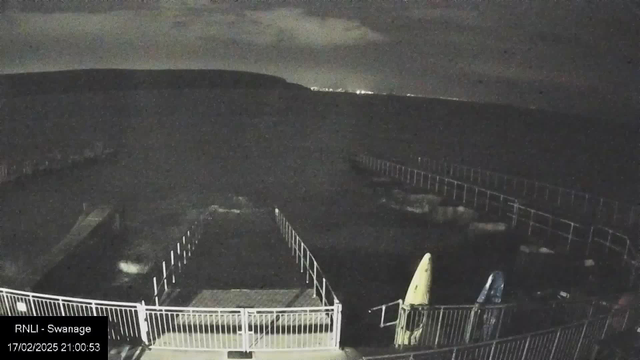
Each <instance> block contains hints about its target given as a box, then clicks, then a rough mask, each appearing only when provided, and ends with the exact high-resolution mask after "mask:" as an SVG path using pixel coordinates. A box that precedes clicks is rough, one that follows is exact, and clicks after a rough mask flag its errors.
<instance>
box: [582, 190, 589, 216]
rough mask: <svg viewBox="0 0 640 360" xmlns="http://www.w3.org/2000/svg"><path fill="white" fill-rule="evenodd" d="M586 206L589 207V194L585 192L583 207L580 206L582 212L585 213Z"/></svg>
mask: <svg viewBox="0 0 640 360" xmlns="http://www.w3.org/2000/svg"><path fill="white" fill-rule="evenodd" d="M588 207H589V194H586V196H585V198H584V207H583V208H582V212H583V213H586V212H587V208H588Z"/></svg>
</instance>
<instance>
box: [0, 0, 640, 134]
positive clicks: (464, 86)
mask: <svg viewBox="0 0 640 360" xmlns="http://www.w3.org/2000/svg"><path fill="white" fill-rule="evenodd" d="M0 11H2V14H1V15H0V73H15V72H29V71H48V70H60V69H78V68H134V69H166V68H199V69H230V70H231V69H232V70H246V71H253V72H260V73H267V74H273V75H277V76H281V77H283V78H285V79H287V80H288V81H291V82H296V83H300V84H302V85H305V86H310V87H311V86H317V87H330V88H348V89H352V90H356V89H363V90H369V91H374V92H385V93H390V92H393V93H396V94H407V93H411V94H416V95H422V96H427V97H446V98H457V99H462V100H470V101H480V102H499V103H508V104H513V105H517V106H525V107H537V108H549V109H554V110H560V111H564V112H579V113H582V114H586V115H591V116H596V117H602V118H605V119H607V120H625V121H638V114H639V113H640V111H639V110H640V85H639V84H640V56H639V55H640V2H638V1H636V0H625V1H596V0H592V1H576V0H573V1H572V0H567V1H552V0H534V1H533V0H532V1H526V0H518V1H498V0H496V1H477V0H465V1H427V0H423V1H395V0H388V1H346V0H345V1H320V0H316V1H237V2H231V1H211V0H206V1H205V0H188V1H180V0H176V1H174V0H166V1H164V0H160V1H143V0H136V1H133V0H132V1H84V0H65V1H55V0H54V1H29V0H23V1H20V0H8V1H5V2H0Z"/></svg>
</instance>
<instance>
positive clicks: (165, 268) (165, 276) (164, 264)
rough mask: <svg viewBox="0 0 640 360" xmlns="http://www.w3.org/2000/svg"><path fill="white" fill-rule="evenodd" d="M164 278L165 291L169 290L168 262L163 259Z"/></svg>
mask: <svg viewBox="0 0 640 360" xmlns="http://www.w3.org/2000/svg"><path fill="white" fill-rule="evenodd" d="M162 279H163V281H164V291H167V290H168V288H167V263H166V262H165V261H164V260H162Z"/></svg>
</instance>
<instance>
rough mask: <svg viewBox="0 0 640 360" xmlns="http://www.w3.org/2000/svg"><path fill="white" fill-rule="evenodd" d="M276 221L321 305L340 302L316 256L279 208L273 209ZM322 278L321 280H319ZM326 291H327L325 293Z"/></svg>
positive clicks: (331, 304)
mask: <svg viewBox="0 0 640 360" xmlns="http://www.w3.org/2000/svg"><path fill="white" fill-rule="evenodd" d="M275 213H276V222H277V223H278V228H279V229H280V232H281V233H282V236H284V238H285V240H286V241H287V244H288V245H289V248H291V255H295V257H296V263H297V264H300V272H304V270H305V269H306V282H307V284H308V283H309V280H310V279H311V280H312V282H313V296H314V297H316V296H317V294H318V293H319V294H320V296H321V299H322V306H327V305H330V306H333V305H336V304H340V301H339V300H338V298H337V296H336V294H335V292H334V291H333V288H332V287H331V285H330V284H329V281H328V280H327V277H326V276H325V275H324V273H323V272H322V270H321V269H320V266H318V262H317V261H316V258H315V257H313V255H312V254H311V252H310V251H309V248H308V247H307V245H305V244H304V242H303V241H302V240H301V239H300V237H299V236H298V234H297V233H296V231H295V230H294V229H293V227H292V226H291V224H289V222H288V221H287V219H286V218H285V217H284V215H283V214H282V212H281V211H280V210H279V209H277V208H276V209H275ZM320 279H322V281H320ZM327 291H328V293H327Z"/></svg>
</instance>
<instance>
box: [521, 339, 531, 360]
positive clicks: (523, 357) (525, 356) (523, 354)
mask: <svg viewBox="0 0 640 360" xmlns="http://www.w3.org/2000/svg"><path fill="white" fill-rule="evenodd" d="M530 341H531V336H527V342H526V343H525V344H524V350H523V351H522V358H521V359H520V360H524V359H526V358H527V350H529V342H530Z"/></svg>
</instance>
